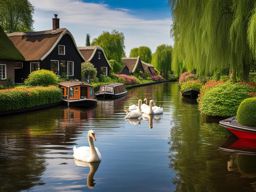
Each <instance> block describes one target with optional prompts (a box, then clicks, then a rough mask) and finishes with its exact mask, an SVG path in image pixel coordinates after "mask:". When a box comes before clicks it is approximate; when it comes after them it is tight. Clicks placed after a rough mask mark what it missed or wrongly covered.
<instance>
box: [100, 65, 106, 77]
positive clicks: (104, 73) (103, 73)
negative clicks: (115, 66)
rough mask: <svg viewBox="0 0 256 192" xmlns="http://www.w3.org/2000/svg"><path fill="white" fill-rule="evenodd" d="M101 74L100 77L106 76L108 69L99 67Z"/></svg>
mask: <svg viewBox="0 0 256 192" xmlns="http://www.w3.org/2000/svg"><path fill="white" fill-rule="evenodd" d="M100 69H101V72H102V75H106V76H107V75H108V68H107V67H101V68H100Z"/></svg>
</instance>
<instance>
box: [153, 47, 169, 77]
mask: <svg viewBox="0 0 256 192" xmlns="http://www.w3.org/2000/svg"><path fill="white" fill-rule="evenodd" d="M152 63H153V65H154V66H155V67H156V69H157V70H158V71H159V72H160V74H161V75H162V76H163V77H164V78H166V79H168V77H169V75H170V74H171V63H172V47H171V46H168V45H164V44H163V45H159V46H158V47H157V49H156V52H155V53H154V54H153V59H152Z"/></svg>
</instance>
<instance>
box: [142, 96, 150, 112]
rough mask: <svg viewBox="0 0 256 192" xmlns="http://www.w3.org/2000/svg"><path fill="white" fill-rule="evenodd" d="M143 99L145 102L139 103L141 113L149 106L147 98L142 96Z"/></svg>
mask: <svg viewBox="0 0 256 192" xmlns="http://www.w3.org/2000/svg"><path fill="white" fill-rule="evenodd" d="M143 101H144V102H145V103H143V104H142V105H141V111H142V113H144V111H147V110H148V108H149V105H148V99H147V98H144V100H143Z"/></svg>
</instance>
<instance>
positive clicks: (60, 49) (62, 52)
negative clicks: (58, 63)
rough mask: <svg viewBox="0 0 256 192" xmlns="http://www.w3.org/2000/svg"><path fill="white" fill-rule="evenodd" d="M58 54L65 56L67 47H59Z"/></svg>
mask: <svg viewBox="0 0 256 192" xmlns="http://www.w3.org/2000/svg"><path fill="white" fill-rule="evenodd" d="M58 54H59V55H65V54H66V52H65V45H59V46H58Z"/></svg>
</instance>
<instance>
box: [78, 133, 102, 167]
mask: <svg viewBox="0 0 256 192" xmlns="http://www.w3.org/2000/svg"><path fill="white" fill-rule="evenodd" d="M87 139H88V143H89V146H82V147H76V146H74V148H73V157H74V158H75V159H76V160H79V161H84V162H87V163H92V162H100V161H101V154H100V152H99V150H98V148H97V147H95V146H94V141H96V135H95V133H94V131H93V130H89V131H88V134H87Z"/></svg>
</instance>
